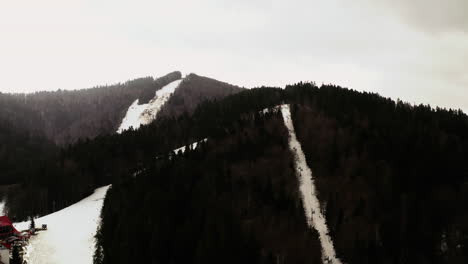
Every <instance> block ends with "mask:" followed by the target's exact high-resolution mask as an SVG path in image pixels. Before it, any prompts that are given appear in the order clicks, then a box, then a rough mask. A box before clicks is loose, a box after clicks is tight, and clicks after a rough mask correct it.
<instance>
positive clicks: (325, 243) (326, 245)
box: [281, 105, 341, 264]
mask: <svg viewBox="0 0 468 264" xmlns="http://www.w3.org/2000/svg"><path fill="white" fill-rule="evenodd" d="M281 113H282V115H283V119H284V124H285V126H286V128H287V129H288V132H289V148H290V150H291V152H292V153H293V155H294V160H295V164H294V168H295V170H296V176H297V177H298V178H299V184H300V186H299V189H300V192H301V197H302V204H303V206H304V210H305V216H306V219H307V224H308V225H309V227H311V228H314V229H315V230H317V232H318V234H319V240H320V245H321V247H322V262H323V263H330V264H341V261H340V260H339V259H338V258H337V257H336V253H335V248H334V246H333V241H332V240H331V237H330V235H329V234H328V227H327V224H326V220H325V216H324V215H323V214H322V212H321V210H320V202H319V200H318V198H317V191H316V189H315V185H314V179H313V175H312V170H311V169H310V168H309V166H308V165H307V162H306V159H305V155H304V152H303V151H302V147H301V144H300V143H299V141H298V140H297V137H296V132H295V130H294V125H293V122H292V118H291V110H290V107H289V105H282V106H281Z"/></svg>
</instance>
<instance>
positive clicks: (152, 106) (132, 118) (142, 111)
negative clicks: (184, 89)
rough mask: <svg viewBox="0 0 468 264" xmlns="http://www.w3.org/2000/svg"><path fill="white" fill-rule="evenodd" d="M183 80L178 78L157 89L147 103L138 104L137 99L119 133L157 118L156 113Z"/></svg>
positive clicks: (118, 130) (128, 111)
mask: <svg viewBox="0 0 468 264" xmlns="http://www.w3.org/2000/svg"><path fill="white" fill-rule="evenodd" d="M181 82H182V80H177V81H173V82H171V83H169V84H168V85H166V86H164V87H163V88H161V89H159V90H157V91H156V95H155V96H154V98H153V99H151V101H149V102H148V103H147V104H141V105H140V104H138V103H139V100H138V99H137V100H135V102H133V104H132V105H130V107H129V108H128V110H127V114H126V115H125V117H124V119H123V120H122V123H121V124H120V127H119V129H117V133H122V132H123V131H125V130H127V129H129V128H130V127H133V128H134V129H138V128H139V127H140V126H141V125H147V124H149V123H151V121H153V120H154V119H155V118H156V115H157V114H158V112H159V111H160V110H161V108H162V107H163V105H164V104H165V103H166V102H167V100H169V98H170V97H171V95H172V94H173V93H174V91H175V90H176V89H177V87H179V85H180V83H181Z"/></svg>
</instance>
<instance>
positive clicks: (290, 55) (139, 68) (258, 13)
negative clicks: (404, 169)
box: [0, 0, 468, 112]
mask: <svg viewBox="0 0 468 264" xmlns="http://www.w3.org/2000/svg"><path fill="white" fill-rule="evenodd" d="M467 10H468V3H467V2H464V1H463V0H449V1H444V3H440V2H439V1H436V0H429V1H422V0H416V1H412V2H411V3H407V2H406V1H403V0H397V1H390V0H379V1H370V0H358V1H355V2H354V3H349V2H346V1H344V0H332V1H305V0H294V1H288V2H287V3H286V2H282V1H267V0H257V1H246V0H241V1H236V2H229V1H213V0H202V1H198V2H197V3H194V2H190V1H180V0H179V1H171V2H157V1H146V0H143V1H109V0H102V1H90V0H85V1H78V0H72V1H68V2H67V3H64V2H63V1H58V0H45V1H42V2H40V3H39V2H36V1H21V2H18V1H16V2H6V3H4V6H2V9H1V10H0V30H1V32H2V35H3V36H2V42H0V58H1V59H0V72H1V73H2V74H1V76H2V77H1V78H0V81H1V85H0V92H8V93H22V92H27V93H30V92H35V91H43V90H49V91H50V90H57V89H63V90H70V89H82V88H91V87H94V86H98V85H106V84H114V83H119V82H125V81H127V80H130V79H135V78H140V77H144V76H153V77H158V76H161V75H164V74H166V73H168V72H171V71H174V70H180V71H181V72H182V73H184V74H186V73H190V72H194V73H196V74H199V75H203V76H208V77H211V78H215V79H218V80H221V81H225V82H228V83H232V84H236V85H239V86H245V87H257V86H261V85H267V86H279V87H284V86H285V85H287V84H292V83H296V82H299V81H315V82H316V83H317V84H319V85H320V84H321V83H333V84H337V85H340V86H343V87H348V88H352V89H355V90H359V91H370V92H376V93H379V94H381V95H382V96H385V97H391V98H393V99H397V98H400V99H402V100H404V101H408V102H410V103H416V104H420V103H424V104H431V105H432V106H441V107H449V108H454V109H458V108H461V109H463V110H464V111H465V112H466V111H467V110H468V100H466V99H467V96H466V95H465V94H466V92H465V91H466V88H467V87H468V72H467V71H466V70H465V64H466V61H468V15H467V14H466V13H467Z"/></svg>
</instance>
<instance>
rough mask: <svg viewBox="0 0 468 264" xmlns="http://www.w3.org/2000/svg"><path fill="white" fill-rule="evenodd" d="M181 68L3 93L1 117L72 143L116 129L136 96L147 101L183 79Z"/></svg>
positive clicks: (1, 95) (27, 128) (48, 136)
mask: <svg viewBox="0 0 468 264" xmlns="http://www.w3.org/2000/svg"><path fill="white" fill-rule="evenodd" d="M180 78H181V73H180V72H173V73H170V74H167V75H165V76H163V77H161V78H157V79H153V78H152V77H147V78H141V79H136V80H132V81H128V82H126V83H123V84H116V85H111V86H102V87H95V88H91V89H83V90H75V91H63V90H59V91H55V92H37V93H34V94H14V95H8V94H6V95H3V94H0V107H1V108H2V109H3V110H4V111H1V112H0V118H3V119H5V120H8V121H10V122H11V123H16V124H18V126H20V127H23V128H24V129H26V130H28V131H36V132H38V133H42V134H43V135H44V136H46V137H47V138H48V139H49V140H51V141H53V142H55V143H57V144H59V145H63V144H69V143H73V142H75V141H76V140H77V139H79V138H94V137H96V136H97V135H101V134H108V133H112V132H114V131H115V130H116V129H117V127H118V126H119V125H120V122H121V120H122V118H123V116H124V115H125V112H126V110H127V108H128V107H129V106H130V104H131V103H132V102H133V101H134V100H135V99H137V98H138V99H140V101H141V102H147V101H149V100H150V99H151V98H153V97H154V93H155V91H156V90H158V89H160V88H161V87H163V86H164V85H166V84H168V83H169V82H172V81H174V80H177V79H180Z"/></svg>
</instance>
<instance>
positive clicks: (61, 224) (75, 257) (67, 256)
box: [14, 186, 110, 264]
mask: <svg viewBox="0 0 468 264" xmlns="http://www.w3.org/2000/svg"><path fill="white" fill-rule="evenodd" d="M109 187H110V186H105V187H101V188H98V189H96V190H95V191H94V193H93V194H92V195H91V196H89V197H87V198H85V199H83V200H81V201H80V202H78V203H76V204H74V205H71V206H69V207H67V208H65V209H62V210H60V211H58V212H55V213H53V214H50V215H47V216H44V217H41V218H38V219H35V222H36V226H37V227H40V226H41V225H42V224H47V228H48V230H46V231H40V232H38V233H37V235H36V236H34V237H32V238H31V239H30V240H29V244H28V246H27V247H26V255H25V256H24V259H25V260H26V261H27V263H28V264H92V263H93V254H94V245H95V239H94V235H95V234H96V231H97V228H98V226H99V223H100V221H101V219H100V214H101V209H102V205H103V202H104V197H105V196H106V193H107V190H108V189H109ZM14 225H15V227H16V228H17V229H18V230H25V229H28V228H29V222H22V223H17V224H14Z"/></svg>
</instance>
